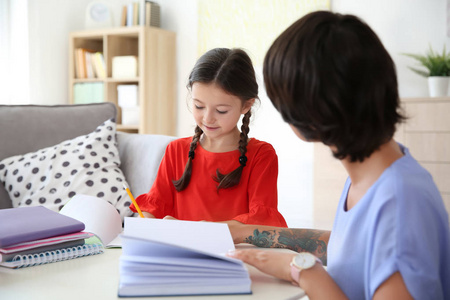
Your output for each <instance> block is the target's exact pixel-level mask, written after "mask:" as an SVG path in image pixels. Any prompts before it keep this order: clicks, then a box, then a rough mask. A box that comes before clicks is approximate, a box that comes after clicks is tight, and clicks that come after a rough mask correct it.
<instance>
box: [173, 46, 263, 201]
mask: <svg viewBox="0 0 450 300" xmlns="http://www.w3.org/2000/svg"><path fill="white" fill-rule="evenodd" d="M195 82H201V83H206V84H209V83H215V84H217V85H218V86H220V87H221V88H222V89H223V90H224V91H226V92H228V93H230V94H231V95H234V96H236V97H238V98H239V99H240V100H241V101H242V104H245V102H247V101H249V100H251V99H258V83H257V82H256V76H255V70H254V68H253V64H252V61H251V59H250V57H249V56H248V55H247V53H246V52H245V51H243V50H241V49H238V48H234V49H227V48H215V49H212V50H209V51H208V52H206V53H205V54H203V55H202V56H201V57H200V58H199V60H198V61H197V63H196V64H195V66H194V68H193V70H192V72H191V74H190V75H189V81H188V84H187V86H186V87H187V88H188V90H191V89H192V86H193V84H194V83H195ZM251 115H252V114H251V110H249V111H248V112H247V113H246V114H245V115H244V118H243V119H242V126H241V134H240V140H239V152H240V153H241V155H240V156H239V167H237V168H236V169H235V170H233V171H231V172H230V173H228V174H222V173H220V172H219V170H216V176H215V177H213V179H214V180H215V181H217V182H218V183H219V184H218V186H217V190H219V189H221V188H223V189H226V188H230V187H232V186H235V185H237V184H238V183H239V181H240V179H241V175H242V170H243V168H244V167H245V165H246V164H247V156H246V153H247V144H248V132H249V131H250V129H249V124H250V117H251ZM202 133H203V131H202V130H201V129H200V127H198V126H196V128H195V134H194V136H193V137H192V142H191V146H190V148H189V153H188V156H189V159H188V162H187V163H186V167H185V168H184V172H183V175H181V177H180V178H179V179H178V180H173V184H174V186H175V188H176V190H177V191H179V192H180V191H182V190H184V189H185V188H186V187H187V186H188V184H189V181H190V179H191V175H192V160H193V159H194V157H195V149H196V148H197V144H198V142H199V141H200V137H201V135H202Z"/></svg>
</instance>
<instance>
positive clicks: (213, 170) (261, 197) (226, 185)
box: [130, 48, 287, 227]
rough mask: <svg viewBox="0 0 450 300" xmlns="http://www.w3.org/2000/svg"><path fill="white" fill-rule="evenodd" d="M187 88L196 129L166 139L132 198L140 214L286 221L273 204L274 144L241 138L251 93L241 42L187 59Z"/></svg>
mask: <svg viewBox="0 0 450 300" xmlns="http://www.w3.org/2000/svg"><path fill="white" fill-rule="evenodd" d="M187 88H188V89H189V90H190V92H191V96H192V113H193V115H194V119H195V122H196V124H197V126H196V128H195V134H194V136H193V137H189V138H181V139H178V140H175V141H173V142H172V143H170V144H169V145H168V147H167V149H166V153H165V155H164V158H163V160H162V162H161V165H160V167H159V170H158V175H157V178H156V180H155V182H154V184H153V186H152V188H151V190H150V191H149V192H148V193H147V194H144V195H141V196H139V197H138V198H137V199H136V201H137V203H138V205H139V207H140V208H141V210H142V211H144V215H145V216H146V217H151V218H175V219H180V220H192V221H200V220H205V221H215V222H219V221H220V222H228V223H245V224H263V225H273V226H281V227H286V226H287V225H286V222H285V220H284V218H283V216H282V215H281V214H280V213H279V212H278V210H277V176H278V158H277V155H276V153H275V150H274V149H273V147H272V146H271V145H270V144H268V143H266V142H262V141H259V140H257V139H255V138H249V137H248V132H249V123H250V117H251V108H252V106H253V104H254V102H255V100H256V99H258V84H257V82H256V78H255V72H254V69H253V65H252V63H251V60H250V58H249V57H248V55H247V54H246V53H245V52H244V51H243V50H240V49H225V48H217V49H213V50H210V51H208V52H207V53H205V54H204V55H203V56H202V57H200V59H199V60H198V61H197V63H196V65H195V66H194V68H193V70H192V72H191V74H190V76H189V82H188V84H187ZM242 115H243V118H242V126H241V130H240V131H239V129H238V127H237V124H238V122H239V120H240V119H241V116H242ZM130 208H131V209H132V210H133V211H135V208H134V206H133V205H132V206H130Z"/></svg>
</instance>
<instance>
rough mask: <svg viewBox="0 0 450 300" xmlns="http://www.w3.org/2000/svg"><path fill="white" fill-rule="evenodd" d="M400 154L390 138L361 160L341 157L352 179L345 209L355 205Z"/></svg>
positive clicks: (400, 151)
mask: <svg viewBox="0 0 450 300" xmlns="http://www.w3.org/2000/svg"><path fill="white" fill-rule="evenodd" d="M402 156H403V153H402V150H401V149H400V146H399V145H398V144H397V143H396V142H395V141H394V140H393V139H391V140H390V141H389V142H387V143H385V144H383V145H381V146H380V148H379V149H378V150H376V151H375V152H373V153H372V154H371V155H370V156H369V157H368V158H366V159H364V161H362V162H359V161H357V162H350V160H349V159H343V160H342V164H343V165H344V167H345V169H346V170H347V173H348V174H349V176H350V179H351V181H352V185H351V186H350V190H349V194H348V198H347V209H351V208H352V207H353V206H354V205H356V203H358V202H359V200H360V199H361V198H362V197H363V196H364V194H365V193H366V192H367V190H368V189H369V188H370V187H371V186H372V185H373V184H374V183H375V182H376V181H377V180H378V178H379V177H380V176H381V174H382V173H383V172H384V171H385V170H386V169H387V168H388V167H389V166H390V165H392V164H393V163H394V162H395V161H396V160H398V159H399V158H401V157H402Z"/></svg>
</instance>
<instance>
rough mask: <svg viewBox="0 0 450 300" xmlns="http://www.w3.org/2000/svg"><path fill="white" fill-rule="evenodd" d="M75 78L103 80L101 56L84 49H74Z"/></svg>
mask: <svg viewBox="0 0 450 300" xmlns="http://www.w3.org/2000/svg"><path fill="white" fill-rule="evenodd" d="M74 55H75V77H76V78H81V79H84V78H105V77H106V72H105V63H104V59H103V54H102V53H101V52H96V51H94V50H91V49H86V48H75V51H74Z"/></svg>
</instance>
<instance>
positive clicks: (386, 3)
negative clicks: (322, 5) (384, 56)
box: [331, 0, 450, 97]
mask: <svg viewBox="0 0 450 300" xmlns="http://www.w3.org/2000/svg"><path fill="white" fill-rule="evenodd" d="M331 3H332V10H333V11H335V12H339V13H349V14H355V15H357V16H359V17H360V18H362V19H363V20H365V21H366V22H367V24H369V26H371V27H372V29H373V30H374V31H375V32H376V33H377V35H378V36H379V37H380V39H381V41H382V42H383V44H384V46H385V47H386V49H387V50H388V51H389V53H390V55H391V56H392V58H393V59H394V62H395V64H396V66H397V75H398V81H399V92H400V97H420V96H428V87H427V82H426V78H424V77H421V76H419V75H417V74H415V73H413V72H412V71H411V70H409V69H408V68H407V67H408V66H414V65H416V63H415V61H413V60H412V59H411V58H408V57H405V56H403V55H401V53H416V54H425V52H426V51H427V50H428V49H429V45H431V46H432V47H433V49H436V50H439V51H442V47H443V46H444V45H446V47H447V50H450V43H449V42H450V39H449V37H447V28H446V27H447V18H448V16H447V1H446V0H395V1H392V0H377V1H373V0H358V1H355V0H332V1H331Z"/></svg>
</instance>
